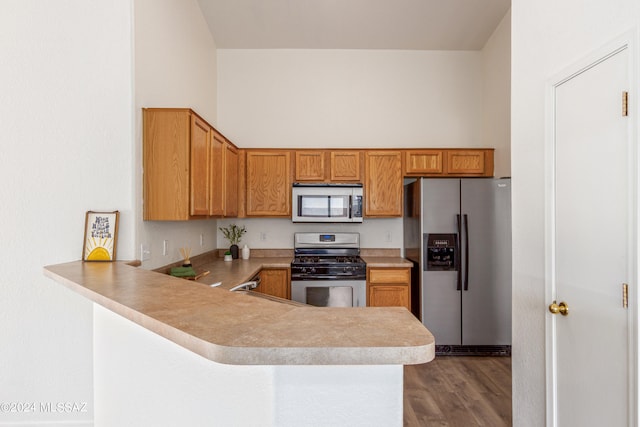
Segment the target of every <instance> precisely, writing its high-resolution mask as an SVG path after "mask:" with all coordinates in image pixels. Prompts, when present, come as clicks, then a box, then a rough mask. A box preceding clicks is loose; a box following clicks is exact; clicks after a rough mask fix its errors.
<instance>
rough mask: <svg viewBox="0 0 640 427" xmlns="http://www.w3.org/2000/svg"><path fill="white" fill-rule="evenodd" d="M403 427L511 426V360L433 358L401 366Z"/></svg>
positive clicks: (500, 358) (454, 357) (456, 357)
mask: <svg viewBox="0 0 640 427" xmlns="http://www.w3.org/2000/svg"><path fill="white" fill-rule="evenodd" d="M404 425H405V427H424V426H428V427H430V426H443V427H444V426H447V427H453V426H460V427H469V426H491V427H501V426H511V358H510V357H469V356H464V357H460V356H436V358H435V359H434V360H433V361H432V362H429V363H425V364H424V365H409V366H405V368H404Z"/></svg>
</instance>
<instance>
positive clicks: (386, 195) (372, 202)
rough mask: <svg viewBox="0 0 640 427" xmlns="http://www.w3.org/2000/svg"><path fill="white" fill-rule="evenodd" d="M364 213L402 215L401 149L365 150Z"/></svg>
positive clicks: (383, 215) (376, 215) (387, 215)
mask: <svg viewBox="0 0 640 427" xmlns="http://www.w3.org/2000/svg"><path fill="white" fill-rule="evenodd" d="M364 192H365V196H364V205H365V209H364V214H365V216H368V217H394V216H402V193H403V188H402V157H401V152H400V151H367V152H365V184H364Z"/></svg>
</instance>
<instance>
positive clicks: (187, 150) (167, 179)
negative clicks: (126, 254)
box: [143, 108, 238, 221]
mask: <svg viewBox="0 0 640 427" xmlns="http://www.w3.org/2000/svg"><path fill="white" fill-rule="evenodd" d="M143 120H144V125H143V126H144V130H143V132H144V133H143V179H144V184H143V192H144V194H143V197H144V214H143V217H144V219H145V220H158V221H184V220H189V219H194V218H206V217H210V216H236V215H237V212H238V207H237V206H238V195H237V187H238V156H237V152H238V149H237V148H236V147H235V146H234V145H233V144H232V143H231V142H230V141H228V140H227V139H226V138H224V136H222V135H221V134H220V133H219V132H218V131H216V130H215V129H214V128H213V127H212V126H210V125H209V124H208V123H207V122H206V121H205V120H204V119H202V118H201V117H200V116H198V115H197V114H196V113H195V112H194V111H192V110H190V109H188V108H148V109H143Z"/></svg>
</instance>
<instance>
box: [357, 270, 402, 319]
mask: <svg viewBox="0 0 640 427" xmlns="http://www.w3.org/2000/svg"><path fill="white" fill-rule="evenodd" d="M367 306H369V307H406V309H407V310H409V311H411V269H410V268H408V267H407V268H379V267H367Z"/></svg>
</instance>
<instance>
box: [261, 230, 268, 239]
mask: <svg viewBox="0 0 640 427" xmlns="http://www.w3.org/2000/svg"><path fill="white" fill-rule="evenodd" d="M260 240H262V241H264V240H267V233H265V232H264V231H261V232H260Z"/></svg>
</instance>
